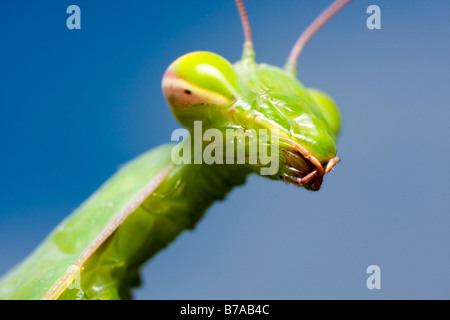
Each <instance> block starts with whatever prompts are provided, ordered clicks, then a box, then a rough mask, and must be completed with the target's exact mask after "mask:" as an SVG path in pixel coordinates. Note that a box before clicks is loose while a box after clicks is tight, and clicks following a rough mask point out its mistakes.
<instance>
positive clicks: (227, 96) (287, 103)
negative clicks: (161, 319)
mask: <svg viewBox="0 0 450 320" xmlns="http://www.w3.org/2000/svg"><path fill="white" fill-rule="evenodd" d="M349 2H350V0H336V1H334V2H333V4H332V5H331V6H330V7H328V9H326V10H325V11H324V12H323V13H322V14H321V15H320V16H319V17H318V18H317V19H316V20H314V22H313V23H312V24H311V25H310V26H309V27H308V28H307V29H306V31H305V32H304V33H303V34H302V35H301V36H300V38H299V39H298V41H297V42H296V44H295V45H294V47H293V49H292V51H291V53H290V55H289V57H288V59H287V63H286V66H285V67H284V68H278V67H273V66H269V65H266V64H258V63H256V62H255V52H254V50H253V43H252V35H251V29H250V24H249V20H248V17H247V13H246V10H245V7H244V4H243V1H242V0H236V4H237V7H238V12H239V14H240V17H241V21H242V26H243V31H244V38H245V42H244V46H243V54H242V59H241V60H240V61H238V62H236V63H235V64H231V63H230V62H228V61H227V60H226V59H224V58H223V57H221V56H219V55H217V54H214V53H211V52H204V51H198V52H192V53H188V54H186V55H184V56H182V57H180V58H178V59H177V60H176V61H174V62H173V63H172V64H170V66H169V67H168V68H167V71H166V72H165V74H164V76H163V79H162V91H163V94H164V96H165V98H166V100H167V102H168V104H169V106H170V108H171V110H172V112H173V114H174V116H175V117H176V118H177V120H178V121H179V122H180V123H181V124H182V125H183V126H184V127H185V128H186V130H187V131H186V132H187V133H188V134H192V135H193V136H194V138H193V139H191V138H189V139H187V138H186V137H185V138H184V139H183V141H182V142H181V143H180V144H178V145H174V144H166V145H162V146H160V147H157V148H155V149H153V150H150V151H148V152H147V153H144V154H143V155H141V156H139V157H138V158H136V159H134V160H132V161H130V162H129V163H128V164H127V165H126V166H125V167H123V168H122V169H121V170H119V171H118V172H117V173H116V174H115V175H114V176H112V177H111V178H110V179H109V180H108V181H107V182H105V183H104V184H103V186H101V187H100V189H99V190H98V191H96V192H95V193H94V194H93V195H92V196H91V197H90V198H88V199H87V200H86V201H85V202H84V203H83V204H82V205H81V206H80V207H79V208H78V209H76V210H75V211H74V212H73V213H72V214H71V215H70V216H69V217H67V218H66V219H65V220H64V221H63V222H61V224H60V225H59V226H57V227H56V228H55V229H54V231H53V232H52V233H51V234H50V235H49V236H48V237H47V238H46V239H45V240H44V242H43V243H42V244H41V245H40V246H39V247H38V248H37V249H36V250H35V251H34V252H33V253H32V254H31V255H30V256H29V257H28V258H27V259H26V260H24V261H23V262H22V263H21V264H19V265H18V266H16V267H15V268H14V269H13V270H11V271H10V272H9V273H7V274H6V275H5V276H4V277H3V278H2V279H1V280H0V299H44V300H49V299H51V300H54V299H130V298H131V297H132V294H131V289H132V288H133V287H135V286H137V285H138V284H139V270H140V267H141V266H142V265H143V264H144V263H145V262H146V261H148V260H149V259H150V258H151V257H153V256H154V255H155V254H156V253H157V252H159V251H160V250H162V249H164V248H165V247H166V246H167V245H168V244H169V243H171V242H172V241H173V240H174V239H175V238H176V237H177V236H178V235H179V234H180V233H181V232H183V231H184V230H187V229H193V228H194V226H195V225H196V223H197V222H198V221H199V220H200V219H201V218H202V216H203V215H204V213H205V211H206V209H208V207H210V206H211V204H212V203H214V202H215V201H217V200H221V199H224V198H225V196H226V194H227V193H228V192H229V191H230V190H231V189H233V188H234V187H236V186H239V185H242V184H244V183H245V181H246V178H247V176H248V175H249V174H252V173H256V174H259V175H261V176H264V177H267V178H269V179H272V180H283V181H285V182H287V183H290V184H293V185H296V186H301V187H304V188H306V189H309V190H312V191H317V190H319V189H320V187H321V184H322V181H323V177H324V175H325V174H327V173H329V172H330V171H331V169H332V168H333V167H334V166H335V165H336V164H337V163H338V162H339V157H337V151H336V139H337V137H338V135H339V129H340V118H339V111H338V109H337V106H336V104H335V102H334V101H333V100H332V99H331V98H330V97H329V96H328V95H326V94H325V93H323V92H321V91H319V90H316V89H310V88H305V87H304V86H303V85H302V84H301V83H300V82H299V81H298V80H297V79H296V65H297V60H298V57H299V55H300V53H301V52H302V50H303V48H304V47H305V45H306V44H307V43H308V41H309V39H311V37H312V36H313V35H314V34H315V33H316V32H317V31H318V30H319V29H320V28H321V27H322V26H323V25H324V24H325V23H326V22H327V21H328V20H330V19H331V17H333V16H334V15H335V14H336V13H337V12H338V11H339V10H340V9H342V8H343V7H344V6H345V5H346V4H348V3H349ZM197 124H201V126H200V128H199V127H198V126H197ZM230 130H232V131H233V130H234V131H233V132H234V135H233V136H231V138H230V137H229V135H228V134H227V133H228V131H230ZM196 133H197V134H198V133H200V137H201V138H200V139H201V140H202V141H200V142H199V138H198V136H197V138H196ZM213 138H214V139H213ZM213 140H214V141H213ZM211 141H213V143H209V142H211ZM212 144H214V146H213V147H211V145H212ZM256 145H257V146H256ZM239 147H244V153H242V154H241V157H239ZM253 147H257V148H254V149H253ZM267 147H269V148H270V150H271V151H270V157H271V158H270V159H271V160H272V161H276V162H277V166H276V169H275V171H274V172H270V173H269V174H268V173H267V171H264V169H267V168H266V167H267V166H266V165H267V161H266V162H265V161H263V160H262V159H261V158H258V156H259V155H261V153H260V151H261V150H262V149H267ZM207 149H208V152H209V153H208V152H206V150H207ZM246 150H248V152H247V151H246ZM252 150H253V151H252ZM266 151H267V150H266ZM198 154H201V155H203V156H204V155H205V154H206V155H209V160H208V159H203V161H201V160H200V161H197V160H198V159H197V158H196V156H197V155H198ZM230 154H231V156H230ZM177 156H178V158H177ZM174 158H177V161H174ZM180 159H181V160H184V161H179V160H180ZM211 159H212V160H214V161H210V160H211ZM190 160H192V161H190Z"/></svg>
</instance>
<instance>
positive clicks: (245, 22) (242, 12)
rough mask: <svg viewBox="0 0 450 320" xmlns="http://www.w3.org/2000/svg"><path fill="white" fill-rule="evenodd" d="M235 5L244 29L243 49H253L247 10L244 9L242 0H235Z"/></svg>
mask: <svg viewBox="0 0 450 320" xmlns="http://www.w3.org/2000/svg"><path fill="white" fill-rule="evenodd" d="M236 5H237V7H238V10H239V15H240V17H241V22H242V29H243V30H244V39H245V42H244V51H250V50H251V51H253V42H252V31H251V29H250V22H249V21H248V16H247V11H246V10H245V6H244V1H243V0H236Z"/></svg>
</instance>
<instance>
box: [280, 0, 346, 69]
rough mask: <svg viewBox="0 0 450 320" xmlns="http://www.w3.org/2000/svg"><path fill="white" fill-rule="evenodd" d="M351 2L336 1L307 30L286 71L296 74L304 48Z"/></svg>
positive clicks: (293, 52)
mask: <svg viewBox="0 0 450 320" xmlns="http://www.w3.org/2000/svg"><path fill="white" fill-rule="evenodd" d="M350 1H351V0H335V1H334V2H333V3H332V4H331V5H330V6H329V7H328V8H327V9H326V10H325V11H323V12H322V13H321V14H320V15H319V16H318V17H317V18H316V19H315V20H314V21H313V22H312V23H311V24H310V25H309V26H308V28H306V30H305V31H304V32H303V33H302V34H301V35H300V37H299V38H298V40H297V42H296V43H295V45H294V47H293V48H292V50H291V53H290V54H289V58H288V60H287V63H286V69H288V70H289V71H291V72H292V73H293V74H295V69H296V67H297V60H298V57H299V56H300V53H301V52H302V51H303V48H304V47H305V46H306V44H307V43H308V41H309V40H310V39H311V38H312V37H313V35H314V34H315V33H316V32H317V31H318V30H319V29H320V28H321V27H322V26H323V25H324V24H325V23H327V22H328V21H329V20H330V19H331V18H332V17H333V16H334V15H335V14H336V13H338V12H339V11H340V10H341V9H342V8H343V7H344V6H345V5H346V4H348V3H349V2H350Z"/></svg>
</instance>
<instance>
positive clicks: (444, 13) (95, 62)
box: [0, 0, 450, 299]
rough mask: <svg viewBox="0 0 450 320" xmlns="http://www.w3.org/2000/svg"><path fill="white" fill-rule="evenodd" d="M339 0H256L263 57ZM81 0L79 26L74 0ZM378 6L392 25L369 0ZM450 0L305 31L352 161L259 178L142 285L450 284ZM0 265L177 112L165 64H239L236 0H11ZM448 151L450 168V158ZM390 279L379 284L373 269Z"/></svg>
mask: <svg viewBox="0 0 450 320" xmlns="http://www.w3.org/2000/svg"><path fill="white" fill-rule="evenodd" d="M329 3H330V1H323V0H321V1H306V0H302V1H300V0H299V1H290V0H283V1H268V0H264V1H262V0H258V1H255V0H253V1H247V2H246V5H247V9H248V14H249V17H250V22H251V24H252V28H253V35H254V43H255V50H256V59H257V61H258V62H266V63H269V64H274V65H278V66H282V65H283V64H284V62H285V59H286V58H287V55H288V53H289V50H290V48H291V46H292V45H293V43H294V41H295V40H296V38H297V37H298V35H299V34H300V32H301V31H302V30H303V29H304V28H305V27H306V26H307V25H308V24H309V22H311V21H312V19H313V18H314V17H316V16H317V15H318V14H319V13H320V12H321V10H322V9H323V8H325V7H326V6H327V5H328V4H329ZM71 4H76V5H78V6H80V8H81V16H82V22H81V25H82V29H81V30H68V29H67V27H66V19H67V17H68V14H66V8H67V7H68V6H69V5H71ZM371 4H377V5H379V6H380V8H381V19H382V22H381V25H382V28H381V30H368V29H367V28H366V19H367V17H368V15H367V14H366V8H367V7H368V6H369V5H371ZM449 9H450V2H449V1H446V0H435V1H424V0H422V1H419V0H410V1H405V0H399V1H387V0H378V1H375V0H374V1H366V0H357V1H353V2H352V3H351V4H350V5H349V6H348V7H347V8H345V9H344V10H343V11H342V12H341V13H339V15H338V16H337V17H335V18H334V19H333V20H332V21H331V22H330V23H329V24H328V25H326V26H325V27H324V28H323V29H322V30H320V31H319V33H318V34H317V35H316V36H315V38H314V39H313V40H312V41H311V42H310V43H309V44H308V45H307V47H306V48H305V51H304V53H303V54H302V56H301V57H300V61H299V79H300V81H302V82H303V83H304V84H305V85H306V86H312V87H316V88H319V89H321V90H324V91H325V92H327V93H329V94H330V95H331V96H332V97H333V98H334V99H335V100H336V101H337V102H338V104H339V106H340V108H341V113H342V122H343V129H342V134H341V136H340V138H339V142H338V155H339V156H340V157H341V159H342V162H341V163H340V164H339V165H338V166H336V169H335V170H334V171H333V172H332V173H331V174H330V175H328V176H327V177H326V178H325V182H324V184H323V187H322V189H321V191H320V192H317V193H313V192H308V191H306V190H304V189H301V188H296V187H293V186H290V185H287V184H283V183H281V182H274V181H268V180H266V179H263V178H261V177H258V176H252V177H250V179H249V181H248V183H247V184H246V185H245V186H243V187H239V188H237V189H236V190H234V191H233V192H232V193H231V194H230V195H229V196H228V198H227V199H226V200H225V201H222V202H219V203H216V204H214V205H213V207H212V208H211V210H210V211H209V212H208V213H207V214H206V216H205V218H204V219H203V220H202V221H201V222H200V223H199V224H198V226H197V228H196V229H195V230H194V231H192V232H186V233H184V234H183V235H182V236H181V237H179V238H178V239H177V240H176V241H175V242H174V243H173V244H172V245H171V246H170V247H169V248H168V249H166V250H165V251H163V252H161V253H160V254H158V255H157V256H156V257H155V259H153V260H152V261H151V262H150V263H148V264H147V265H146V266H145V267H144V268H143V280H144V284H145V285H144V286H143V287H142V288H140V289H138V290H136V291H135V297H136V298H137V299H314V298H318V299H350V298H353V299H429V298H438V299H449V298H450V274H449V272H448V270H449V269H450V250H449V248H448V246H449V244H450V230H449V229H450V215H449V214H450V197H449V188H448V185H449V181H450V173H449V170H448V169H447V168H446V163H447V161H448V159H449V158H450V142H449V137H450V126H449V124H448V119H449V118H450V108H449V107H450V103H449V101H450V91H449V90H448V86H449V83H450V81H449V80H450V63H449V61H450V44H449V41H448V34H449V33H450V21H449V20H448V12H449ZM0 36H1V39H2V44H1V46H0V72H1V75H2V77H1V80H0V81H1V85H0V108H1V114H2V116H1V117H0V137H1V141H2V152H1V157H0V182H1V183H0V199H1V204H2V206H1V209H0V242H1V243H2V244H3V245H2V246H1V247H0V274H3V273H5V272H6V271H7V270H9V269H10V268H11V267H12V266H14V265H15V264H16V263H18V262H20V261H21V260H22V259H23V258H24V257H25V256H26V255H27V254H28V253H30V252H31V251H32V250H33V249H34V248H35V247H36V246H37V245H38V244H39V243H40V242H41V241H42V239H43V238H44V237H45V236H46V235H47V234H48V233H49V232H50V231H51V230H52V229H53V228H54V227H55V226H56V225H57V224H58V223H59V222H60V221H61V220H62V219H63V218H64V217H66V216H67V215H68V214H69V213H70V212H71V211H72V210H73V209H74V208H76V207H77V206H78V205H79V204H80V203H81V202H82V201H83V200H84V199H85V198H87V197H88V196H89V195H90V194H91V193H92V192H93V191H94V190H96V188H97V187H98V186H100V184H101V183H102V182H103V181H105V180H106V179H107V178H108V177H109V176H110V175H112V174H113V173H114V172H115V171H116V170H117V169H118V167H119V166H120V165H122V164H124V163H125V162H127V161H128V160H130V159H132V158H133V157H135V156H137V155H139V154H141V153H142V152H144V151H146V150H148V149H151V148H153V147H155V146H157V145H160V144H163V143H166V142H168V141H169V140H170V134H171V133H172V131H173V130H174V129H176V128H179V127H180V125H179V124H178V123H177V122H176V120H175V119H174V118H173V116H172V115H171V113H170V110H169V108H168V106H167V104H166V102H165V101H164V98H163V96H162V93H161V77H162V74H163V73H164V71H165V69H166V68H167V66H168V65H169V64H170V63H171V62H172V61H173V60H175V59H176V58H177V57H179V56H181V55H182V54H185V53H187V52H191V51H196V50H208V51H212V52H216V53H218V54H220V55H222V56H224V57H226V58H227V59H228V60H229V61H231V62H235V61H236V60H238V59H239V57H240V54H241V46H242V42H243V36H242V31H241V26H240V21H239V16H238V13H237V10H236V8H235V4H234V2H233V1H231V0H227V1H197V0H196V1H174V0H173V1H170V0H169V1H160V2H156V1H137V0H132V1H100V0H97V1H86V0H77V1H71V2H68V1H61V0H45V1H2V2H0ZM441 165H443V167H441ZM372 264H376V265H379V266H380V268H381V273H382V278H381V279H382V280H381V281H382V289H381V290H368V289H367V288H366V278H367V276H368V275H367V274H366V273H365V271H366V268H367V266H369V265H372Z"/></svg>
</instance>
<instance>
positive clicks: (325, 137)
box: [235, 59, 338, 163]
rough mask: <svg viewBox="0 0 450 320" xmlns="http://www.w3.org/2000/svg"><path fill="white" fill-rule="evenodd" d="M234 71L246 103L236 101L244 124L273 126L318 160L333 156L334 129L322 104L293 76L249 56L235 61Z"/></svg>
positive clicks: (334, 152)
mask: <svg viewBox="0 0 450 320" xmlns="http://www.w3.org/2000/svg"><path fill="white" fill-rule="evenodd" d="M236 71H237V72H238V73H239V76H240V79H241V81H242V83H243V86H244V89H243V90H242V95H243V96H242V98H241V99H240V100H242V101H244V102H245V103H240V101H238V102H237V103H236V104H235V105H236V107H237V108H238V109H241V110H242V111H244V114H245V117H243V119H244V120H243V126H245V127H247V128H252V127H257V128H273V127H276V128H277V129H279V130H280V132H282V133H284V134H285V136H286V138H288V139H291V140H294V141H296V142H298V143H299V144H301V145H302V146H303V147H305V148H306V149H307V150H308V151H309V152H311V153H312V154H314V156H315V157H316V158H317V159H318V160H319V161H320V162H321V163H326V162H327V161H328V160H330V159H332V158H333V157H335V156H336V141H335V140H336V135H337V133H336V134H335V133H334V132H333V130H332V129H331V127H330V125H329V123H328V122H327V120H326V119H325V117H324V109H323V108H322V105H321V104H318V103H317V102H316V100H314V99H313V98H312V97H311V96H310V94H309V89H306V88H305V87H303V85H302V84H301V83H300V82H299V81H298V80H297V79H296V78H295V77H294V76H292V75H291V74H290V73H289V72H288V71H286V70H283V69H280V68H277V67H274V66H269V65H267V64H256V63H254V62H253V61H252V60H250V61H249V62H248V63H245V59H244V60H242V61H241V62H239V63H237V64H236ZM337 116H338V115H337ZM255 119H256V120H257V121H255Z"/></svg>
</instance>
